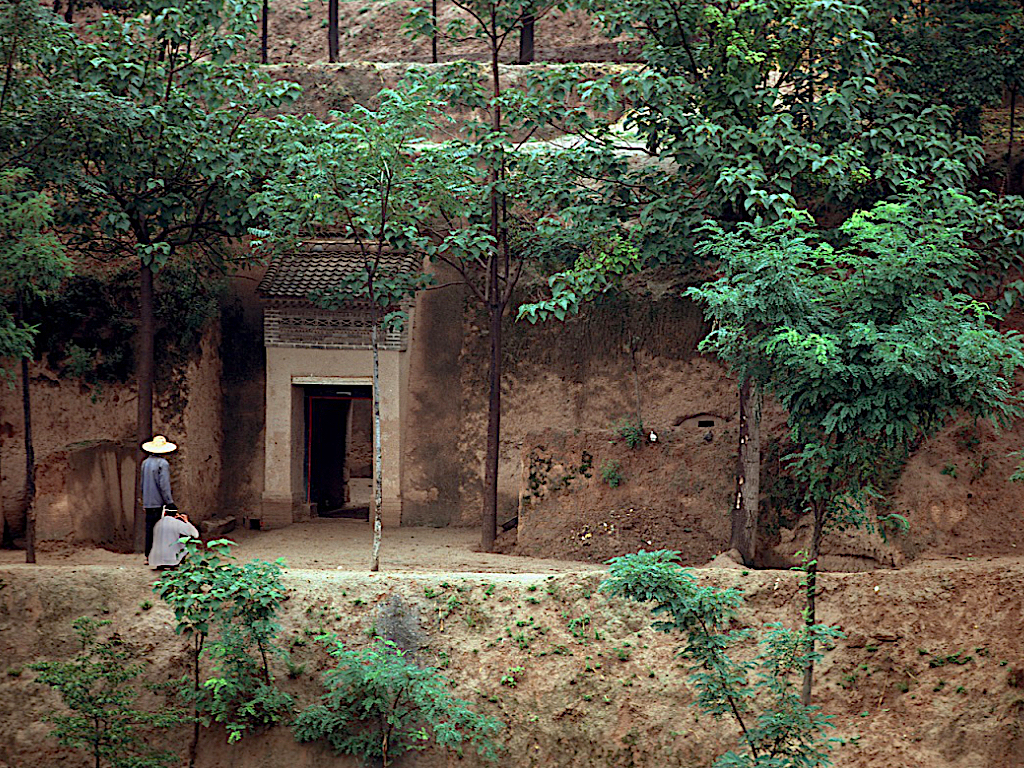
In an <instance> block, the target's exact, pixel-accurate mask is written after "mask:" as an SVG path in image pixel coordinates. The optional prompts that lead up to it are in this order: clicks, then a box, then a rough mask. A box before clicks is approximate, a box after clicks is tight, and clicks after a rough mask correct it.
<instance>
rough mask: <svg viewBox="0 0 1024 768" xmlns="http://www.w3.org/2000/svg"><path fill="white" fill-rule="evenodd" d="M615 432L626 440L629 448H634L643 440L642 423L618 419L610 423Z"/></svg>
mask: <svg viewBox="0 0 1024 768" xmlns="http://www.w3.org/2000/svg"><path fill="white" fill-rule="evenodd" d="M612 429H614V430H615V433H616V434H617V435H618V436H619V437H621V438H622V439H623V440H625V441H626V445H628V446H629V447H630V448H636V447H637V446H638V445H640V444H641V443H642V442H643V441H644V428H643V426H642V425H640V424H637V423H635V422H632V421H630V420H629V419H619V420H618V421H616V422H615V423H614V424H612Z"/></svg>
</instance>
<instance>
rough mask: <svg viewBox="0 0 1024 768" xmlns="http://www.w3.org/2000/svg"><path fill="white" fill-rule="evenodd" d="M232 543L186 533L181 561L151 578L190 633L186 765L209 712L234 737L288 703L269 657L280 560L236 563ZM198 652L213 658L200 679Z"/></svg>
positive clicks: (275, 718) (283, 711)
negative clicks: (189, 718) (208, 673)
mask: <svg viewBox="0 0 1024 768" xmlns="http://www.w3.org/2000/svg"><path fill="white" fill-rule="evenodd" d="M232 545H233V542H230V541H228V540H226V539H218V540H216V541H211V542H210V543H209V544H206V545H204V544H203V543H202V542H198V541H188V542H187V543H186V554H185V558H184V560H183V561H182V563H181V565H179V566H178V567H177V568H176V569H174V570H171V571H169V572H167V573H166V574H164V575H163V576H162V577H161V578H160V579H159V580H158V581H157V582H156V583H155V584H154V585H153V591H154V592H156V593H157V595H159V596H160V598H161V599H162V600H164V601H165V602H166V603H167V604H168V605H169V606H170V608H171V610H173V611H174V618H175V622H176V623H175V627H174V631H175V633H176V634H179V635H184V636H185V637H188V638H191V640H192V670H191V676H190V678H189V677H188V676H187V677H186V678H185V679H184V680H183V681H182V682H183V683H184V684H186V685H187V688H185V692H186V694H187V695H186V699H187V700H188V701H189V702H190V703H191V705H192V721H193V733H192V743H191V745H190V747H189V765H195V761H196V752H197V749H198V745H199V731H200V727H201V726H202V725H209V723H210V721H211V720H212V721H216V722H219V723H222V724H224V726H225V728H226V729H227V731H228V740H229V741H231V742H234V741H237V740H238V739H240V738H242V736H243V735H244V733H245V731H246V730H248V729H250V728H253V727H257V726H265V725H270V724H274V723H277V722H279V721H280V720H282V719H283V718H284V717H286V716H287V715H288V713H289V712H290V711H291V708H292V699H291V697H290V696H289V695H288V694H286V693H284V692H282V691H280V690H279V689H278V688H277V687H276V686H275V685H274V681H273V675H272V674H271V669H270V660H271V658H272V657H273V656H275V655H276V656H283V655H284V650H283V649H281V648H280V647H279V646H278V645H277V634H278V632H279V631H280V625H279V624H278V621H277V612H278V611H279V610H280V607H281V602H282V600H283V599H284V586H283V585H282V584H281V565H282V563H281V561H277V562H275V563H268V562H266V561H262V560H253V561H251V562H249V563H246V564H243V565H240V564H238V563H237V562H235V560H234V558H233V557H232V556H231V547H232ZM204 654H205V656H207V657H208V658H209V659H210V660H211V662H212V664H213V669H212V674H211V676H210V677H208V678H206V679H205V680H204V679H203V674H202V667H203V665H202V659H203V657H204Z"/></svg>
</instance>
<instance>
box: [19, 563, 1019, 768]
mask: <svg viewBox="0 0 1024 768" xmlns="http://www.w3.org/2000/svg"><path fill="white" fill-rule="evenodd" d="M412 565H413V564H412V563H409V566H410V567H412ZM425 565H428V563H420V566H425ZM695 573H696V574H697V575H698V578H699V579H700V580H701V581H702V582H705V583H709V584H715V585H718V586H722V587H726V586H729V587H735V588H737V589H740V590H741V591H742V592H743V594H744V595H745V597H746V601H747V602H746V604H745V607H744V608H743V610H742V613H741V615H740V619H739V623H740V624H741V625H744V626H751V627H755V628H756V627H761V626H762V625H764V624H765V623H766V622H769V621H784V622H787V623H793V622H796V621H798V620H799V609H800V606H801V599H800V596H799V588H798V584H797V575H796V574H794V573H791V572H787V571H759V572H747V571H743V570H739V569H736V570H721V569H700V570H697V571H695ZM600 578H601V576H600V574H599V573H589V574H588V573H567V574H563V575H560V576H554V575H545V574H542V573H535V574H516V575H500V574H479V573H477V574H472V573H459V572H451V573H437V572H433V573H397V572H385V573H382V574H379V575H368V574H366V573H362V572H352V571H339V570H336V569H332V570H312V569H308V568H298V569H293V570H290V571H289V572H288V574H287V577H286V580H287V585H288V587H289V590H290V592H289V599H288V601H287V603H286V615H285V617H284V637H285V641H286V643H287V644H289V645H290V647H291V650H292V652H293V654H294V656H295V659H296V661H298V662H304V663H306V665H307V667H306V671H305V673H304V674H302V675H300V676H299V678H298V679H297V680H294V681H292V680H287V679H286V678H285V675H284V674H283V673H284V670H278V672H279V675H280V678H281V680H282V684H283V685H284V686H285V687H287V688H288V689H289V690H290V691H291V692H292V693H293V694H295V695H296V696H297V697H298V698H299V699H300V701H301V702H302V703H303V704H305V703H308V702H310V701H312V700H313V699H314V698H315V697H316V696H317V695H318V693H319V689H318V685H317V682H316V680H317V677H318V672H319V671H320V670H321V669H322V668H323V664H324V659H323V656H322V653H321V652H319V651H317V650H316V649H315V647H314V645H313V644H312V643H310V641H309V634H310V633H315V632H319V631H321V630H324V629H327V630H330V631H335V632H337V633H339V635H340V636H341V637H342V638H343V639H345V641H346V642H347V643H349V644H351V645H360V644H362V643H365V642H366V641H367V640H366V638H367V634H368V633H370V632H372V631H373V627H375V626H376V625H377V620H378V605H379V604H380V603H382V602H384V601H385V600H387V599H389V598H390V597H391V596H394V595H398V596H401V597H402V599H403V600H404V601H405V604H406V605H407V606H408V610H409V612H410V614H411V615H413V616H415V617H416V625H417V626H418V628H419V630H420V631H421V633H422V637H423V647H422V648H421V649H420V650H419V651H418V658H419V659H421V660H422V661H423V662H425V663H431V664H436V665H439V666H442V667H445V674H446V675H448V676H449V677H451V678H452V679H453V680H454V681H455V683H456V691H457V693H458V694H459V695H461V696H463V697H465V698H468V699H469V700H471V701H472V702H474V703H475V705H476V706H477V707H479V708H480V709H481V710H483V711H486V712H489V713H492V714H494V715H496V716H498V717H500V718H501V719H503V720H504V721H505V722H506V723H507V724H508V726H509V727H508V728H507V729H506V731H505V732H504V734H503V736H502V741H503V744H504V746H505V748H506V749H507V754H506V755H505V756H504V757H503V760H502V763H503V764H506V765H516V766H579V767H580V768H583V767H584V766H586V767H588V768H589V767H590V766H658V767H659V768H661V767H662V766H698V765H701V766H706V765H709V764H710V762H711V760H712V758H713V756H714V755H716V754H719V753H720V752H721V751H723V750H724V749H726V748H728V747H729V746H731V745H732V744H733V742H734V739H735V736H736V733H735V729H734V728H733V727H732V726H731V724H729V723H724V722H723V723H715V722H713V721H711V720H709V719H707V718H701V717H698V716H697V713H696V711H695V710H694V709H693V708H692V707H691V706H690V704H691V702H692V694H691V692H690V690H689V689H688V687H687V685H686V684H685V683H684V677H685V673H684V670H683V669H682V668H681V665H680V663H679V662H678V661H677V660H676V659H675V658H674V652H675V650H676V649H677V647H678V642H677V641H676V640H675V639H673V638H669V637H667V636H665V635H662V634H659V633H656V632H654V631H653V630H652V629H650V627H649V624H650V617H649V616H648V614H647V613H646V611H645V610H643V609H642V608H640V607H638V606H633V605H628V604H624V603H621V602H619V601H615V600H608V599H607V598H605V597H604V596H602V595H601V594H600V593H598V592H597V591H596V587H597V584H598V582H599V581H600ZM0 579H2V581H0V585H2V588H0V659H3V669H0V766H5V767H6V768H14V766H17V768H44V766H45V767H46V768H49V767H50V766H54V765H64V766H69V767H72V766H85V765H86V764H87V761H86V760H84V759H82V758H81V757H79V756H75V755H72V754H70V753H68V752H67V751H65V750H62V749H60V748H59V747H58V746H57V745H56V744H55V742H53V741H52V740H50V739H49V738H48V737H47V733H48V730H49V726H47V725H46V724H45V723H43V722H41V718H42V716H43V715H44V713H45V712H46V711H48V710H50V709H51V708H52V707H53V706H54V703H55V699H54V697H53V694H52V692H49V691H47V690H44V689H41V688H39V687H38V686H36V685H34V684H33V683H32V673H31V672H30V671H28V670H26V669H25V665H26V664H28V663H30V662H31V661H33V660H35V659H40V658H54V657H61V656H66V655H69V654H71V653H73V651H74V644H73V639H72V636H71V632H70V628H69V624H70V620H71V619H72V618H73V617H75V616H77V615H82V614H87V615H93V616H99V617H103V618H107V619H110V620H111V621H112V622H113V625H114V627H115V628H116V629H117V631H119V632H120V633H121V634H122V636H123V637H124V639H125V640H127V641H128V642H130V643H132V644H134V645H135V646H136V647H137V648H139V649H140V652H142V653H143V654H145V656H146V658H147V659H148V660H149V661H151V662H152V668H151V671H150V677H151V679H154V680H157V679H166V678H168V677H175V676H178V675H180V674H182V673H183V672H184V670H185V658H186V657H185V654H184V648H185V644H184V641H182V640H181V639H180V638H177V637H175V635H174V634H173V631H172V625H171V615H170V613H169V611H168V610H167V609H166V608H164V607H163V606H162V605H159V604H157V605H156V606H154V607H152V608H149V607H148V606H147V601H150V600H152V601H153V602H157V601H156V600H155V598H153V596H152V594H151V592H150V585H151V583H152V580H153V574H152V573H151V572H149V571H146V570H143V569H141V568H137V567H110V566H75V565H64V566H54V565H41V566H36V567H30V566H25V565H4V566H0ZM1022 581H1024V562H1022V561H1021V560H1020V559H1007V558H1002V559H989V560H985V561H969V562H968V561H928V562H924V561H919V562H918V563H916V564H914V565H912V566H911V567H908V568H906V569H904V570H900V571H879V572H875V573H870V574H867V573H861V574H826V575H824V576H823V577H822V579H821V583H822V590H823V593H822V596H821V598H820V601H819V605H820V611H821V618H822V619H823V620H824V621H828V622H834V623H837V624H839V625H840V626H841V627H842V629H843V630H844V631H845V633H846V639H845V640H843V641H841V642H840V644H839V646H838V648H837V649H836V650H835V651H833V652H831V653H830V654H829V655H828V656H827V658H826V660H825V662H824V663H823V664H822V665H821V667H820V669H819V674H818V677H817V701H818V703H820V704H821V705H822V706H823V707H824V709H825V710H826V711H827V712H829V713H831V714H833V715H834V716H835V721H834V722H835V724H836V731H835V734H836V736H837V737H839V738H841V739H843V740H844V743H843V744H842V745H840V746H838V747H837V752H836V755H835V758H836V764H837V765H841V766H844V767H846V768H869V767H870V768H888V767H889V766H897V765H898V766H907V767H909V768H918V767H919V768H954V767H955V768H986V767H990V768H1016V767H1019V766H1024V687H1022V686H1024V648H1022V645H1021V638H1022V637H1024V611H1022V603H1024V587H1022V586H1021V584H1022ZM307 630H308V632H307ZM515 670H518V671H515ZM509 674H513V675H514V676H515V677H516V680H517V682H516V684H515V686H510V685H508V684H504V685H503V684H502V682H501V679H502V677H503V676H506V675H509ZM186 741H187V739H186V738H185V736H184V734H182V735H180V738H178V739H177V743H178V744H184V743H186ZM200 757H201V759H200V766H203V768H213V767H214V766H216V767H217V768H222V767H225V766H237V767H238V768H264V767H265V768H271V766H273V767H274V768H277V767H278V766H281V765H291V766H296V768H298V767H299V766H305V767H308V768H319V767H320V766H324V767H325V768H326V766H336V765H354V763H352V762H351V761H341V760H337V759H336V758H333V757H332V756H331V755H330V754H329V752H327V751H326V750H324V749H323V748H321V747H319V746H299V745H296V744H294V742H293V741H292V740H291V738H290V734H289V733H288V732H287V730H286V729H277V730H276V731H273V732H271V733H266V734H261V735H256V736H253V737H249V738H247V739H245V740H243V741H242V742H241V743H240V744H238V745H235V746H230V747H229V746H228V745H227V744H226V743H225V740H224V734H223V733H222V732H217V731H212V732H211V733H210V734H208V735H207V736H206V737H204V740H203V743H202V745H201V750H200ZM401 764H402V765H416V766H417V768H424V767H426V766H441V765H451V764H452V762H451V761H449V760H447V759H446V758H444V757H443V756H440V755H436V754H433V753H430V752H427V753H425V754H422V755H416V756H415V757H414V758H413V759H409V760H406V761H404V762H403V763H401ZM461 764H464V765H477V764H478V761H477V760H476V759H475V758H473V757H471V756H467V758H466V759H465V760H464V761H461Z"/></svg>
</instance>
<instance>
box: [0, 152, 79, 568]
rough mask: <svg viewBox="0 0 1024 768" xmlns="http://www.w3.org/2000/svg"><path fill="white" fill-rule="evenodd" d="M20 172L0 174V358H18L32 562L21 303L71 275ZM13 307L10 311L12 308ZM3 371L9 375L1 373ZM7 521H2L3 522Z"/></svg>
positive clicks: (31, 329)
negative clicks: (1, 301)
mask: <svg viewBox="0 0 1024 768" xmlns="http://www.w3.org/2000/svg"><path fill="white" fill-rule="evenodd" d="M29 179H30V176H29V173H28V171H27V170H25V169H13V170H0V283H2V285H3V288H2V289H0V297H2V299H3V303H2V304H0V357H2V358H13V359H18V358H20V361H21V395H22V415H23V419H24V424H25V427H24V431H25V433H24V437H25V505H26V511H25V523H26V524H25V539H26V547H25V561H26V562H29V563H34V562H35V561H36V535H35V508H34V502H35V494H36V488H35V484H36V466H35V451H34V448H33V442H32V401H31V389H30V386H29V385H30V379H29V370H28V364H29V359H30V358H32V356H33V346H34V345H33V339H34V337H35V334H36V327H35V326H32V325H28V324H26V322H25V310H24V308H25V304H26V303H27V302H28V301H31V300H33V299H35V300H45V299H46V298H48V297H49V296H50V295H52V294H53V293H54V292H55V291H56V290H57V288H58V287H59V286H60V283H61V281H62V280H63V279H64V278H65V277H67V276H68V275H69V274H70V272H71V266H70V262H69V261H68V259H67V256H66V254H65V253H64V246H63V244H62V243H61V242H60V240H59V239H58V237H57V236H56V234H54V232H53V229H52V225H53V208H52V206H51V203H50V199H49V198H48V197H47V196H46V195H45V194H44V193H42V192H37V191H35V190H32V189H31V188H29V187H28V184H27V182H28V180H29ZM12 307H13V308H15V311H14V312H12V311H11V308H12ZM4 373H8V371H7V370H6V369H5V370H4ZM5 523H6V520H5Z"/></svg>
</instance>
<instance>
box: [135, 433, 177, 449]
mask: <svg viewBox="0 0 1024 768" xmlns="http://www.w3.org/2000/svg"><path fill="white" fill-rule="evenodd" d="M177 447H178V446H176V445H175V444H174V443H171V442H168V440H167V438H166V437H164V436H163V435H157V436H156V437H154V438H153V439H152V440H150V441H149V442H148V443H143V444H142V450H144V451H146V453H170V452H171V451H173V450H175V449H177Z"/></svg>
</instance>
